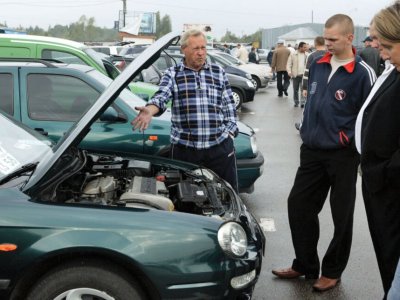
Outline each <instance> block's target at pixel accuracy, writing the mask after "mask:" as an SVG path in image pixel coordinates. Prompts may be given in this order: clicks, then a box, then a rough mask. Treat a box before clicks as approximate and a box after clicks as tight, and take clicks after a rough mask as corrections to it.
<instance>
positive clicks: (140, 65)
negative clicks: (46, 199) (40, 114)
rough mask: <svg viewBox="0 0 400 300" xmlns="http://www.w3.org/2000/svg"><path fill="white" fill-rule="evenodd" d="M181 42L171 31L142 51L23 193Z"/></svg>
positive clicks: (44, 161) (41, 166)
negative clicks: (163, 54) (141, 75)
mask: <svg viewBox="0 0 400 300" xmlns="http://www.w3.org/2000/svg"><path fill="white" fill-rule="evenodd" d="M179 40H180V33H176V32H171V33H169V34H167V35H165V36H163V37H162V38H160V39H159V40H157V41H156V42H155V43H153V44H152V45H151V46H150V47H148V48H147V49H146V50H145V51H143V52H142V53H141V54H140V55H139V56H138V57H137V58H136V59H135V60H134V61H133V62H132V63H131V64H130V65H129V66H128V67H127V68H126V69H125V70H124V71H123V72H122V73H121V74H120V75H119V76H118V77H117V78H116V79H115V80H114V81H113V82H112V83H111V84H110V85H109V86H108V87H107V88H106V89H105V91H104V92H103V93H102V94H101V95H100V97H99V98H98V99H97V101H95V102H94V104H93V106H92V107H91V108H90V109H89V110H88V111H87V112H86V114H84V115H83V116H82V117H81V118H80V119H79V120H78V121H77V122H76V123H75V124H74V125H73V126H72V127H71V128H70V129H69V130H68V132H67V133H66V134H65V135H64V136H63V138H61V139H60V140H59V142H58V143H57V145H56V146H55V147H54V148H53V149H54V153H53V155H47V156H46V157H44V158H43V159H42V160H41V161H40V163H39V164H38V165H37V167H36V171H35V172H34V174H33V175H32V177H31V179H30V180H29V181H28V183H27V184H26V186H25V187H24V191H26V190H29V189H30V188H31V187H33V186H34V185H35V184H37V183H38V181H40V179H41V178H43V176H44V174H46V173H47V172H48V171H49V170H50V169H51V167H52V166H53V165H54V164H55V163H56V162H57V160H58V159H59V158H60V157H61V156H62V155H63V154H64V153H66V152H67V151H68V149H70V147H71V146H77V145H79V144H80V142H81V141H82V140H83V139H84V138H85V136H86V135H87V133H88V132H89V131H90V127H91V126H92V124H93V123H94V122H96V120H98V119H99V117H100V116H101V114H103V113H104V112H105V110H106V109H107V108H108V107H109V106H110V105H111V104H112V103H113V102H114V100H115V99H116V98H117V97H118V96H119V94H120V92H121V91H122V90H123V89H125V88H126V87H127V86H128V84H129V83H130V82H131V81H132V79H133V78H134V77H135V76H136V75H137V74H138V73H139V72H141V71H142V70H143V69H146V68H148V67H149V66H150V65H151V64H152V63H153V62H154V61H156V60H157V58H158V57H159V56H160V53H161V52H162V51H163V50H164V49H165V48H168V47H169V46H170V45H176V44H177V43H178V42H179Z"/></svg>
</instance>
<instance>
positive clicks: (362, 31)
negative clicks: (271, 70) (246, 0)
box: [262, 23, 368, 49]
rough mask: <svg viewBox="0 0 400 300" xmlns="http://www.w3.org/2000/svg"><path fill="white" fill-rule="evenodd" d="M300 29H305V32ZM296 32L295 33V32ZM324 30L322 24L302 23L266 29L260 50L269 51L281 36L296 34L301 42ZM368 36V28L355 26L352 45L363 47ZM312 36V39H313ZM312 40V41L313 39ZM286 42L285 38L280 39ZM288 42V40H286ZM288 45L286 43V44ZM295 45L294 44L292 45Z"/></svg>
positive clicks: (263, 32) (320, 33)
mask: <svg viewBox="0 0 400 300" xmlns="http://www.w3.org/2000/svg"><path fill="white" fill-rule="evenodd" d="M301 28H307V30H305V29H303V30H301ZM296 30H297V31H296ZM323 30H324V24H318V23H303V24H297V25H286V26H281V27H276V28H268V29H263V30H262V48H264V49H271V47H273V46H275V45H276V42H277V41H278V40H279V39H281V38H282V37H283V36H285V35H286V34H289V33H290V34H291V35H292V34H293V33H296V40H298V41H300V42H301V39H307V40H309V39H310V36H309V33H310V32H314V33H315V36H317V35H322V33H323ZM301 34H304V36H301ZM291 35H288V38H289V39H291V38H293V36H291ZM367 35H368V27H363V26H355V30H354V42H353V45H354V46H356V47H358V46H362V45H363V42H362V41H363V40H364V38H365V37H366V36H367ZM315 36H314V37H315ZM314 37H313V38H312V40H313V39H314ZM282 39H284V40H285V41H286V39H285V38H282ZM307 40H304V42H307ZM288 41H289V40H288ZM289 43H293V41H292V40H290V42H289ZM313 43H314V42H313V41H312V42H311V43H310V44H311V45H312V44H313ZM286 44H288V42H286ZM294 44H296V43H294Z"/></svg>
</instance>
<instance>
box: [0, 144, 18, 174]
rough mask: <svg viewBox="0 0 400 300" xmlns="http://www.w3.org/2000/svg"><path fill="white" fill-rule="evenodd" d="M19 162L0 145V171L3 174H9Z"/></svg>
mask: <svg viewBox="0 0 400 300" xmlns="http://www.w3.org/2000/svg"><path fill="white" fill-rule="evenodd" d="M20 165H21V164H20V163H19V161H18V160H17V159H15V157H14V156H12V155H11V154H10V153H7V151H6V150H5V149H4V148H3V147H0V172H1V173H3V174H9V173H11V172H12V171H14V170H15V169H17V168H18V167H19V166H20Z"/></svg>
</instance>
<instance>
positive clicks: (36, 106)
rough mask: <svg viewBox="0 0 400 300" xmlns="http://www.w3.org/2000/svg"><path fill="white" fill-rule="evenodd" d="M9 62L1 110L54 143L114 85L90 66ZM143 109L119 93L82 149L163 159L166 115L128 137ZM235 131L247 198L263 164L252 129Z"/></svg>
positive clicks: (0, 66)
mask: <svg viewBox="0 0 400 300" xmlns="http://www.w3.org/2000/svg"><path fill="white" fill-rule="evenodd" d="M7 60H9V59H7ZM7 60H6V61H5V59H0V97H1V99H2V100H1V102H0V108H1V109H3V111H5V112H7V113H8V114H9V115H11V116H13V117H14V118H15V119H17V120H19V121H21V122H22V123H24V124H26V125H28V126H29V127H31V128H34V129H35V130H37V131H39V132H41V133H43V134H45V135H47V136H48V137H50V138H51V139H52V140H54V141H57V140H59V139H60V137H62V136H63V135H64V133H65V132H66V131H67V130H68V129H69V128H70V127H71V126H72V124H73V123H74V122H75V121H76V120H78V119H79V117H80V116H81V115H82V113H84V112H85V111H86V110H87V109H88V107H89V106H90V105H91V104H93V103H94V102H95V101H96V99H97V98H98V96H99V95H100V94H101V93H102V92H103V91H104V90H105V88H106V87H107V86H109V85H110V84H111V82H112V81H111V79H110V78H108V77H107V76H105V75H104V74H102V73H100V72H98V71H97V70H95V69H93V68H92V67H89V66H83V65H74V64H72V65H65V64H54V63H49V62H46V61H44V62H37V63H35V62H32V63H28V62H18V61H15V60H14V62H12V61H7ZM2 61H3V62H2ZM145 104H146V102H144V100H142V99H141V98H139V97H137V96H135V95H134V94H132V93H131V92H130V91H129V90H127V89H125V90H124V91H122V93H121V94H120V96H119V97H118V98H117V100H116V101H115V103H113V104H112V106H111V107H110V108H109V110H108V111H107V116H108V119H107V118H106V119H104V120H100V121H98V122H96V123H95V124H93V126H92V128H91V131H90V133H89V134H88V136H87V137H86V138H85V139H84V140H83V142H82V144H81V147H82V148H84V149H91V150H101V151H109V152H110V153H113V152H114V151H124V152H126V153H146V154H156V155H162V156H165V155H166V154H167V153H168V152H169V145H170V127H171V121H170V120H171V116H170V112H169V111H168V112H166V113H164V114H163V115H162V116H161V117H157V118H154V119H153V121H152V122H151V126H149V128H148V129H147V130H145V131H144V132H139V131H132V125H130V121H132V120H133V119H134V118H135V117H136V116H137V111H136V110H135V106H143V105H145ZM239 130H240V133H239V135H238V137H237V138H236V139H235V147H236V151H237V165H238V175H239V188H240V191H242V192H250V191H252V190H253V186H254V182H255V181H256V180H257V178H259V177H260V175H261V174H262V171H263V163H264V158H263V156H262V154H261V153H260V152H259V151H257V149H256V145H255V135H254V132H253V131H252V129H251V128H250V127H248V126H246V125H244V124H242V123H240V124H239Z"/></svg>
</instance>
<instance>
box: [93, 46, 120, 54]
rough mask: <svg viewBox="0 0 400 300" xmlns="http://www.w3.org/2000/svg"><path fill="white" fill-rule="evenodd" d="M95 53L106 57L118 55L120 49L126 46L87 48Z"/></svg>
mask: <svg viewBox="0 0 400 300" xmlns="http://www.w3.org/2000/svg"><path fill="white" fill-rule="evenodd" d="M89 47H90V48H92V49H93V50H94V51H96V52H100V53H104V54H106V55H118V54H119V53H120V52H121V50H122V49H124V48H125V47H127V46H115V45H113V46H104V45H103V46H89Z"/></svg>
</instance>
